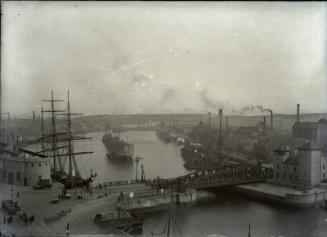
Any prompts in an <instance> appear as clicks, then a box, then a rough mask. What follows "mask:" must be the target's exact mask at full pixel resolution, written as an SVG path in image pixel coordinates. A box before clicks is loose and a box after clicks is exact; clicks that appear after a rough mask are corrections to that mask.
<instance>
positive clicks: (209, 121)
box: [208, 112, 211, 129]
mask: <svg viewBox="0 0 327 237" xmlns="http://www.w3.org/2000/svg"><path fill="white" fill-rule="evenodd" d="M208 127H209V129H211V112H208Z"/></svg>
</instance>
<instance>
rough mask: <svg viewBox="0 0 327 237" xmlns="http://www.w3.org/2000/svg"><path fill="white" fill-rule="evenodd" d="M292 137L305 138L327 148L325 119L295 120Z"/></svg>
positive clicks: (326, 122) (326, 121)
mask: <svg viewBox="0 0 327 237" xmlns="http://www.w3.org/2000/svg"><path fill="white" fill-rule="evenodd" d="M292 134H293V137H294V138H305V139H307V140H309V141H314V142H316V143H317V144H319V145H321V146H322V147H323V148H325V149H326V148H327V120H326V119H320V120H319V121H318V122H296V123H294V125H293V128H292Z"/></svg>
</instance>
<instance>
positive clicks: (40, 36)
mask: <svg viewBox="0 0 327 237" xmlns="http://www.w3.org/2000/svg"><path fill="white" fill-rule="evenodd" d="M326 10H327V5H326V3H320V2H295V3H294V2H250V3H247V2H204V3H200V2H3V3H2V27H1V29H2V34H1V35H2V39H1V46H2V55H1V63H2V65H1V68H2V70H1V79H2V100H1V102H2V112H10V113H12V114H30V113H31V111H33V110H34V111H40V108H41V105H43V106H44V107H46V104H44V103H43V104H42V103H41V100H42V99H48V98H50V93H51V90H52V89H53V90H54V91H55V97H56V98H59V99H64V100H66V93H67V90H68V89H69V90H70V95H71V102H72V108H73V110H74V111H76V112H81V113H84V114H86V115H92V114H93V115H101V114H114V113H115V114H139V113H141V114H170V113H207V112H208V111H211V112H212V113H216V112H217V110H218V108H222V109H224V113H226V114H231V115H233V114H234V115H237V114H258V115H259V114H261V113H266V112H267V109H272V110H273V111H274V113H277V114H295V113H296V104H297V103H299V104H301V113H325V112H326V111H327V83H326V82H327V80H326V79H327V73H326V72H327V71H326V63H327V60H326V59H327V57H326V52H327V51H326V40H327V34H326V26H327V24H326V21H327V11H326ZM59 107H60V108H64V107H65V103H63V104H61V106H59Z"/></svg>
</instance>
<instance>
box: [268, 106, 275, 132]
mask: <svg viewBox="0 0 327 237" xmlns="http://www.w3.org/2000/svg"><path fill="white" fill-rule="evenodd" d="M269 112H270V127H271V129H273V128H274V121H273V119H274V118H273V111H272V110H269Z"/></svg>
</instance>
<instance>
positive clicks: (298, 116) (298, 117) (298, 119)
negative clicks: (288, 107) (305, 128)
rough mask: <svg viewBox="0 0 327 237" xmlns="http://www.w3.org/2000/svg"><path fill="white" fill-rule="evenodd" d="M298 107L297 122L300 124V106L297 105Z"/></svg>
mask: <svg viewBox="0 0 327 237" xmlns="http://www.w3.org/2000/svg"><path fill="white" fill-rule="evenodd" d="M296 107H297V111H296V122H300V104H297V105H296Z"/></svg>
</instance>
